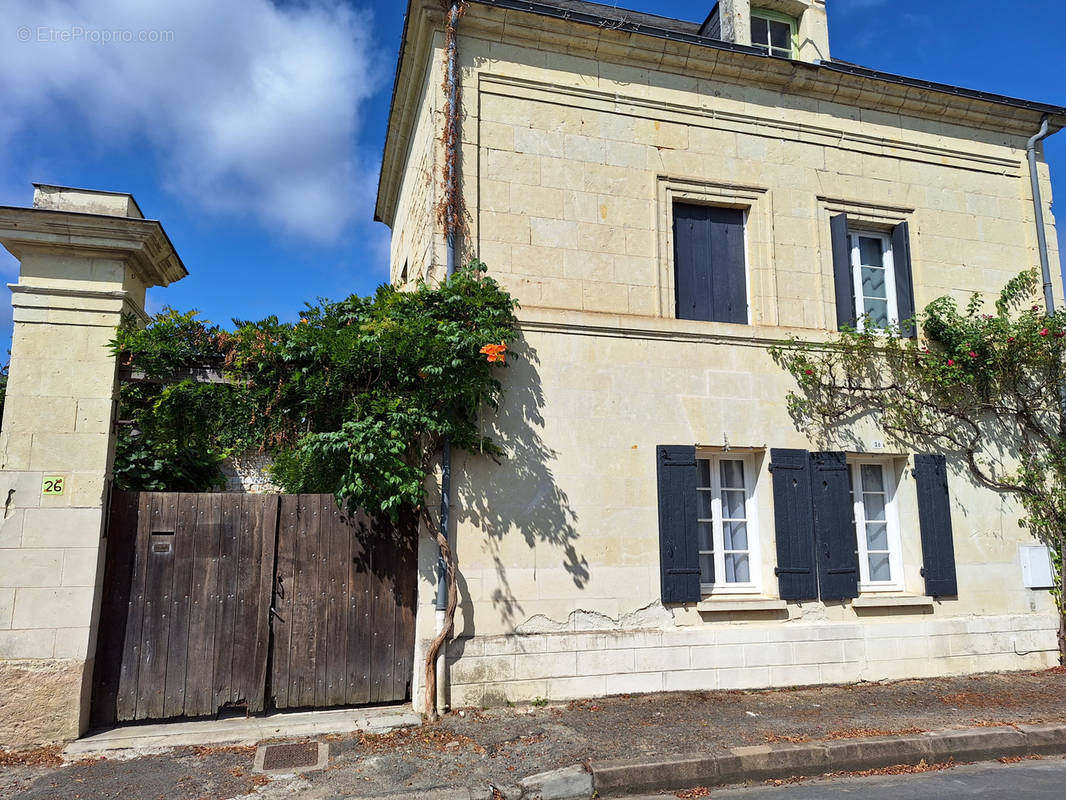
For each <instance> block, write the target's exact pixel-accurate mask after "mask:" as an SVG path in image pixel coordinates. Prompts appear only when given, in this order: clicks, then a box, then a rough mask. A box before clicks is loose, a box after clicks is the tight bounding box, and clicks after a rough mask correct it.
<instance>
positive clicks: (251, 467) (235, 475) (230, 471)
mask: <svg viewBox="0 0 1066 800" xmlns="http://www.w3.org/2000/svg"><path fill="white" fill-rule="evenodd" d="M273 463H274V460H273V459H272V458H271V457H270V456H269V455H267V454H265V453H260V452H258V451H256V450H251V451H249V452H246V453H241V454H239V455H235V456H230V457H229V458H227V459H226V460H225V461H224V462H222V474H223V475H224V476H225V477H226V489H225V490H226V491H227V492H234V493H239V494H276V493H278V492H280V491H281V489H280V488H278V487H277V486H276V485H274V484H273V483H271V481H270V476H269V474H268V473H269V470H270V467H271V465H272V464H273Z"/></svg>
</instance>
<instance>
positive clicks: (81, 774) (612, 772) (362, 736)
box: [0, 669, 1066, 800]
mask: <svg viewBox="0 0 1066 800" xmlns="http://www.w3.org/2000/svg"><path fill="white" fill-rule="evenodd" d="M327 713H328V714H335V715H336V716H335V721H337V722H338V724H339V723H340V722H341V721H347V722H348V723H351V722H352V721H353V720H358V719H359V717H360V715H361V714H362V715H364V716H366V717H367V719H368V720H369V716H368V715H367V712H366V711H355V712H327ZM313 716H315V717H316V719H312V720H310V721H307V724H308V725H309V726H310V727H300V725H298V724H294V725H292V726H289V727H286V726H284V725H281V724H279V723H280V722H283V721H285V720H281V719H279V718H264V719H263V720H260V721H255V722H254V723H253V724H252V725H251V726H250V727H248V728H246V729H242V731H241V733H240V736H239V737H237V738H234V739H232V741H236V742H250V741H251V740H253V739H255V738H257V737H258V735H259V733H263V734H264V735H265V738H271V739H274V738H278V737H281V738H284V739H285V740H288V741H300V740H307V739H313V740H315V741H318V742H321V743H323V744H325V745H327V746H328V750H329V753H328V761H327V762H326V768H325V769H322V770H319V771H304V772H302V773H301V772H300V770H295V769H294V770H293V771H292V772H291V773H287V774H286V773H281V774H275V773H272V774H270V775H264V774H259V773H256V772H255V754H256V753H255V748H254V747H247V746H235V747H223V748H218V747H205V746H202V745H201V746H199V747H191V748H190V747H183V748H179V749H176V750H170V751H167V752H165V753H163V754H155V755H149V756H144V757H137V758H132V759H129V760H118V759H116V758H108V759H107V760H102V761H91V762H84V761H83V762H77V763H72V764H67V765H65V766H60V762H59V760H58V759H55V760H54V761H52V762H48V761H47V759H41V758H37V759H34V758H29V759H23V763H19V759H17V758H15V757H12V756H4V754H3V753H0V765H4V764H8V766H6V767H0V798H8V797H11V798H14V797H18V798H19V800H54V799H55V798H57V797H74V796H78V797H79V798H80V800H113V798H115V797H121V798H122V800H157V799H158V798H166V800H199V799H200V798H205V799H208V800H230V798H235V797H241V796H244V795H245V794H247V793H253V796H255V797H258V798H260V799H261V800H272V798H279V799H280V798H292V797H299V798H301V800H334V799H335V798H345V800H348V799H349V798H382V797H397V798H398V797H403V798H407V799H408V800H410V799H411V798H425V799H426V800H429V799H430V798H432V800H469V798H475V797H476V798H492V800H499V798H503V800H515V799H516V798H523V800H527V799H531V798H535V797H537V796H541V797H544V798H545V799H546V800H549V799H552V800H562V799H563V798H587V797H590V796H591V794H592V792H594V791H595V792H598V793H599V795H600V796H601V797H607V796H611V795H616V796H617V795H622V794H630V795H631V794H635V793H639V792H648V791H668V792H671V791H675V790H679V789H685V788H692V787H697V786H708V787H710V786H715V785H720V784H729V783H735V782H743V781H762V780H767V779H787V778H791V777H793V776H798V775H822V774H824V773H827V772H830V773H834V772H849V771H854V770H863V769H875V768H877V767H882V766H890V765H895V764H919V763H920V762H922V761H924V762H926V764H930V763H934V762H942V761H947V760H949V759H953V760H954V761H955V762H960V763H961V762H964V761H978V760H983V759H992V758H1027V757H1029V756H1030V755H1031V754H1037V757H1039V755H1040V754H1051V753H1064V752H1066V670H1061V669H1058V670H1049V671H1045V672H1036V673H1031V672H1020V673H1007V674H996V675H982V676H972V677H961V678H938V679H930V680H909V681H898V682H894V683H883V684H856V685H847V686H830V687H812V688H801V689H788V690H771V691H736V692H691V693H668V694H656V695H626V696H619V697H612V698H605V699H598V700H587V701H576V702H570V703H558V704H552V703H548V704H547V705H539V706H538V707H531V706H526V707H514V708H495V709H462V710H457V711H455V712H452V713H450V714H448V715H447V716H446V717H445V718H444V719H442V720H441V721H440V722H438V723H434V724H432V725H419V726H417V727H401V728H398V729H396V730H393V731H391V732H380V733H375V732H368V731H367V730H365V729H364V730H361V731H354V732H339V733H327V732H326V728H325V726H324V723H323V722H322V720H323V719H324V718H322V717H318V716H317V715H313ZM285 719H286V720H289V721H296V720H298V719H299V718H298V717H290V716H289V715H285ZM394 721H397V722H398V721H401V719H400V717H397V718H396V719H395V720H394ZM404 721H413V720H404ZM233 722H234V721H227V722H220V723H211V722H208V723H195V725H201V726H203V728H202V729H198V730H197V732H199V733H203V732H208V733H210V735H211V736H212V737H214V736H215V735H216V734H217V733H218V731H220V730H222V731H225V732H226V733H229V732H230V729H228V728H227V727H226V726H229V725H231V724H232V723H233ZM301 724H304V723H301ZM260 725H261V726H262V727H257V726H260ZM315 726H319V727H317V728H316V727H315ZM162 727H163V728H166V729H167V731H162V730H161V731H154V730H153V727H152V726H149V727H145V726H138V730H139V732H140V734H147V735H146V737H145V738H144V739H143V740H142V742H141V745H142V746H149V747H151V748H154V749H158V748H159V747H164V746H166V745H165V744H163V743H162V742H161V741H160V740H153V737H154V736H156V735H160V736H163V735H166V736H169V737H170V739H169V741H170V743H171V744H177V743H181V742H182V741H183V739H182V737H183V736H187V735H191V731H189V729H185V732H183V733H169V730H170V729H171V726H162ZM174 730H181V728H180V727H179V728H175V729H174ZM232 730H233V731H236V728H234V729H232ZM128 733H129V732H125V733H118V732H112V733H111V734H110V735H108V736H105V737H104V738H103V739H97V740H96V741H95V742H88V743H81V744H79V745H76V746H75V747H74V748H73V749H72V750H71V751H70V753H69V755H68V757H70V756H73V755H74V754H75V753H77V752H78V750H79V748H84V749H82V750H81V752H82V753H88V752H100V751H99V750H98V749H96V750H94V749H93V748H98V747H99V746H100V745H103V744H106V745H107V746H113V745H119V744H128V743H129V740H128V738H127V737H128ZM184 741H186V742H191V741H192V740H191V739H185V740H184ZM215 741H217V739H215ZM126 751H127V754H129V753H130V752H135V751H130V749H129V748H128V747H127V748H126ZM112 752H114V751H112ZM35 762H36V763H35Z"/></svg>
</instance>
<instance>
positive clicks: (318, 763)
mask: <svg viewBox="0 0 1066 800" xmlns="http://www.w3.org/2000/svg"><path fill="white" fill-rule="evenodd" d="M327 748H328V746H327V745H326V744H320V743H319V742H299V743H297V744H269V745H263V746H261V747H260V748H259V752H258V753H257V754H256V756H257V757H256V762H257V763H256V768H257V769H258V770H260V771H261V772H278V771H281V770H293V769H322V768H324V767H325V766H326V758H327V756H328V749H327Z"/></svg>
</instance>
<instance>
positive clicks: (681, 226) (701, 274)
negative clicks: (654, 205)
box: [674, 203, 748, 325]
mask: <svg viewBox="0 0 1066 800" xmlns="http://www.w3.org/2000/svg"><path fill="white" fill-rule="evenodd" d="M744 249H745V248H744V212H743V211H741V210H740V209H736V208H715V207H714V206H700V205H693V204H691V203H675V204H674V268H675V294H676V298H675V299H676V301H677V316H678V318H679V319H692V320H703V321H707V322H732V323H738V324H742V325H743V324H747V322H748V290H747V272H746V269H745V260H744Z"/></svg>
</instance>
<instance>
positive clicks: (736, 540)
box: [722, 522, 748, 550]
mask: <svg viewBox="0 0 1066 800" xmlns="http://www.w3.org/2000/svg"><path fill="white" fill-rule="evenodd" d="M722 538H723V540H724V544H725V547H724V549H725V550H747V549H748V524H747V523H746V522H723V523H722Z"/></svg>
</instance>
